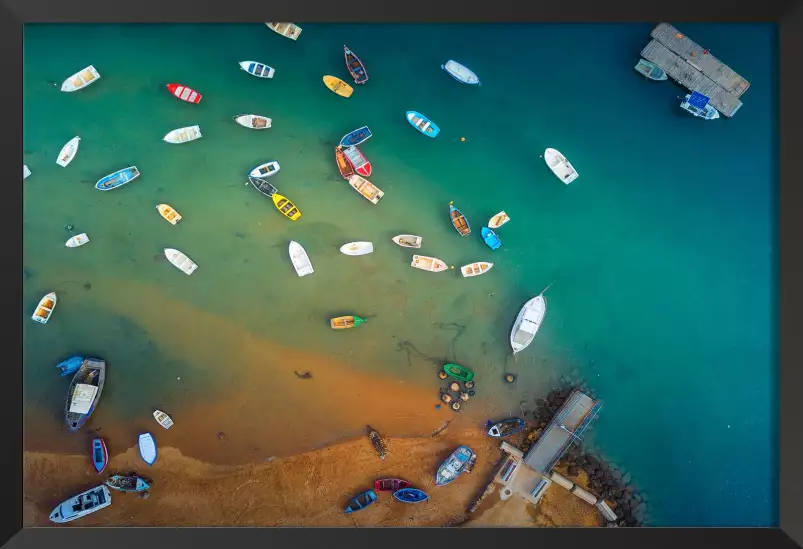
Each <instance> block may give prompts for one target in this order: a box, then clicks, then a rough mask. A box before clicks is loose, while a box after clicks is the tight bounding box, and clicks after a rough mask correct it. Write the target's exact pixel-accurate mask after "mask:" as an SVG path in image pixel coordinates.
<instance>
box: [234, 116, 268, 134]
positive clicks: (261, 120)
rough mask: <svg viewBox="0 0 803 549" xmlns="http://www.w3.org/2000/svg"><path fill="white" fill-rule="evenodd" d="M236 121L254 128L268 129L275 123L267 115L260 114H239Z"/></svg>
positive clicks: (235, 118)
mask: <svg viewBox="0 0 803 549" xmlns="http://www.w3.org/2000/svg"><path fill="white" fill-rule="evenodd" d="M234 121H235V122H237V123H238V124H239V125H240V126H243V127H245V128H250V129H252V130H267V129H268V128H270V126H271V124H272V123H273V121H272V120H271V119H270V118H268V117H267V116H260V115H258V114H238V115H237V116H235V117H234Z"/></svg>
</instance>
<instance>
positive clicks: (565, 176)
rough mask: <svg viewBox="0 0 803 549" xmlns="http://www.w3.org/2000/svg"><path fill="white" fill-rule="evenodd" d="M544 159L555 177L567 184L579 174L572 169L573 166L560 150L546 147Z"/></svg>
mask: <svg viewBox="0 0 803 549" xmlns="http://www.w3.org/2000/svg"><path fill="white" fill-rule="evenodd" d="M544 161H545V162H546V165H547V166H549V169H550V170H552V173H554V174H555V177H557V178H558V179H560V180H561V181H563V182H564V183H566V184H567V185H568V184H569V183H571V182H572V181H574V180H575V179H577V178H578V177H579V175H580V174H578V173H577V170H575V169H574V166H572V165H571V163H570V162H569V161H568V160H566V157H565V156H563V155H562V154H561V153H560V151H558V150H557V149H547V150H545V151H544Z"/></svg>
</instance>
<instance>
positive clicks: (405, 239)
mask: <svg viewBox="0 0 803 549" xmlns="http://www.w3.org/2000/svg"><path fill="white" fill-rule="evenodd" d="M391 240H393V242H395V243H396V244H398V245H399V246H401V247H402V248H420V247H421V244H423V242H424V238H423V237H421V236H416V235H414V234H397V235H396V236H394V237H393V238H392V239H391Z"/></svg>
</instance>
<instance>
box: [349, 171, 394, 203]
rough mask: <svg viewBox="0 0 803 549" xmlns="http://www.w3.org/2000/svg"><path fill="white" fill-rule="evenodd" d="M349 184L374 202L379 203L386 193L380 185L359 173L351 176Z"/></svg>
mask: <svg viewBox="0 0 803 549" xmlns="http://www.w3.org/2000/svg"><path fill="white" fill-rule="evenodd" d="M349 185H351V188H352V189H354V190H355V191H357V192H358V193H359V194H360V196H362V197H364V198H365V199H366V200H368V201H369V202H371V203H372V204H379V200H380V199H381V198H382V197H383V196H385V193H384V192H382V191H381V190H380V189H379V187H377V186H376V185H374V184H373V183H371V182H370V181H368V180H367V179H363V178H362V177H360V176H359V175H352V176H351V177H349Z"/></svg>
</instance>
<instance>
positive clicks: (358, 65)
mask: <svg viewBox="0 0 803 549" xmlns="http://www.w3.org/2000/svg"><path fill="white" fill-rule="evenodd" d="M343 56H344V57H345V59H346V68H347V69H348V71H349V74H351V77H352V78H353V79H354V83H355V84H365V83H366V82H368V71H366V70H365V64H364V63H363V62H362V61H360V58H359V57H357V54H356V53H354V52H353V51H351V50H350V49H349V47H348V46H343Z"/></svg>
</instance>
